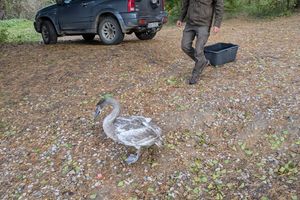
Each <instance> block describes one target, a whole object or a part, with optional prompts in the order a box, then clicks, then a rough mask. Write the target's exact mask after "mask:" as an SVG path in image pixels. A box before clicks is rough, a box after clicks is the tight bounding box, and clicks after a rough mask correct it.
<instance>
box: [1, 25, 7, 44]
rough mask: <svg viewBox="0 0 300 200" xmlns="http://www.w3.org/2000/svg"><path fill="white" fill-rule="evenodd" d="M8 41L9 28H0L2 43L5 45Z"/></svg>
mask: <svg viewBox="0 0 300 200" xmlns="http://www.w3.org/2000/svg"><path fill="white" fill-rule="evenodd" d="M7 40H8V31H7V28H3V27H1V28H0V43H5V42H6V41H7Z"/></svg>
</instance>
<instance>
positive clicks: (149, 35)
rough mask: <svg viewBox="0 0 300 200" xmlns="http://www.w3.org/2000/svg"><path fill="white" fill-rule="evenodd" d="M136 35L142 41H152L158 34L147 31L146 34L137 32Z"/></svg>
mask: <svg viewBox="0 0 300 200" xmlns="http://www.w3.org/2000/svg"><path fill="white" fill-rule="evenodd" d="M135 35H136V37H137V38H139V39H140V40H151V39H153V38H154V37H155V35H156V32H152V31H146V32H135Z"/></svg>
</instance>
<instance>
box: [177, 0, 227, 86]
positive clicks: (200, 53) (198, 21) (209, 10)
mask: <svg viewBox="0 0 300 200" xmlns="http://www.w3.org/2000/svg"><path fill="white" fill-rule="evenodd" d="M182 1H183V2H182V9H181V15H180V17H179V19H178V21H177V26H178V27H182V25H183V20H184V19H185V17H186V18H187V19H186V25H185V28H184V30H183V36H182V40H181V48H182V50H183V51H184V52H185V53H186V54H187V55H188V56H189V57H190V58H192V59H193V60H194V61H195V67H194V69H193V71H192V76H191V78H190V80H189V84H196V83H197V81H198V79H199V76H200V74H201V73H202V71H203V69H204V68H205V67H206V66H208V65H209V61H208V60H207V59H206V58H205V56H204V45H205V44H206V42H207V40H208V37H209V35H210V29H211V27H212V25H213V28H212V31H213V32H214V33H218V32H219V31H220V27H221V22H222V18H223V13H224V3H223V0H182ZM213 18H214V20H213ZM195 37H196V43H195V47H193V46H192V45H193V41H194V39H195Z"/></svg>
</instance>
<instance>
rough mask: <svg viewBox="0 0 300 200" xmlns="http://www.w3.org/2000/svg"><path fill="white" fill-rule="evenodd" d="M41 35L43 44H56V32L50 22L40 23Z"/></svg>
mask: <svg viewBox="0 0 300 200" xmlns="http://www.w3.org/2000/svg"><path fill="white" fill-rule="evenodd" d="M41 33H42V37H43V41H44V43H45V44H55V43H57V34H56V30H55V28H54V26H53V24H52V23H51V22H50V21H44V22H43V23H42V26H41Z"/></svg>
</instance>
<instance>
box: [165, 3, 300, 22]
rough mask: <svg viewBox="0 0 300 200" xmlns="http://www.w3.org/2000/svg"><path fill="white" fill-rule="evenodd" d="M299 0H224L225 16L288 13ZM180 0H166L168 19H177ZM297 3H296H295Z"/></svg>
mask: <svg viewBox="0 0 300 200" xmlns="http://www.w3.org/2000/svg"><path fill="white" fill-rule="evenodd" d="M299 1H300V0H224V7H225V8H224V9H225V16H227V17H228V16H229V17H232V16H236V15H240V14H246V15H250V16H254V17H260V18H264V17H273V16H283V15H289V14H290V13H291V12H292V11H293V9H294V8H295V7H297V5H298V4H299ZM181 2H182V0H167V1H166V10H167V11H168V13H169V21H170V22H174V21H176V20H177V19H178V17H179V15H180V11H181ZM297 3H298V4H297Z"/></svg>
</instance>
